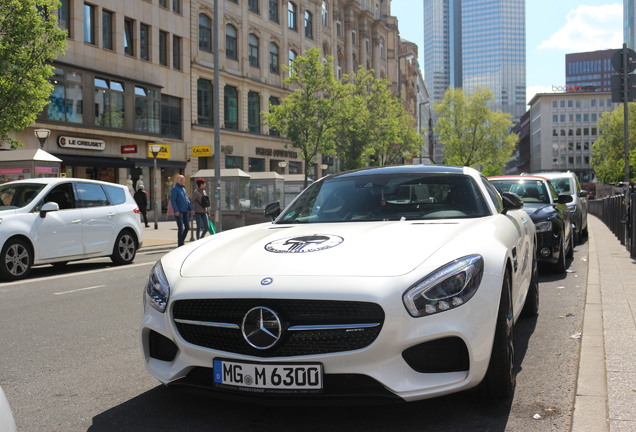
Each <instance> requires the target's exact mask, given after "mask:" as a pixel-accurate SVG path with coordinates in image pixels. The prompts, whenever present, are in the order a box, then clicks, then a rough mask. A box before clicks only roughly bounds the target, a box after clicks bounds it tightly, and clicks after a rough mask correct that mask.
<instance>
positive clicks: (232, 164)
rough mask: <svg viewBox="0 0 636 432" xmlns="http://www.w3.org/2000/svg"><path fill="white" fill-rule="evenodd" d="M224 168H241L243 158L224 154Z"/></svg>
mask: <svg viewBox="0 0 636 432" xmlns="http://www.w3.org/2000/svg"><path fill="white" fill-rule="evenodd" d="M225 168H238V169H241V170H242V169H243V158H242V157H241V156H225Z"/></svg>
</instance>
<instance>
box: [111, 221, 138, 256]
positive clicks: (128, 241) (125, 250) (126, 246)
mask: <svg viewBox="0 0 636 432" xmlns="http://www.w3.org/2000/svg"><path fill="white" fill-rule="evenodd" d="M136 254H137V240H136V239H135V237H134V236H133V234H132V233H131V232H130V231H128V230H124V231H122V232H120V233H119V235H118V236H117V240H115V246H114V247H113V254H112V255H111V256H110V259H111V261H112V262H113V263H115V264H117V265H125V264H130V263H131V262H133V260H134V259H135V255H136Z"/></svg>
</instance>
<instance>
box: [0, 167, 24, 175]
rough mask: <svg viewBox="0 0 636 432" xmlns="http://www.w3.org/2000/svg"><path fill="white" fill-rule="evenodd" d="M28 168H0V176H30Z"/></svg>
mask: <svg viewBox="0 0 636 432" xmlns="http://www.w3.org/2000/svg"><path fill="white" fill-rule="evenodd" d="M30 173H31V170H30V169H29V168H0V175H21V174H30Z"/></svg>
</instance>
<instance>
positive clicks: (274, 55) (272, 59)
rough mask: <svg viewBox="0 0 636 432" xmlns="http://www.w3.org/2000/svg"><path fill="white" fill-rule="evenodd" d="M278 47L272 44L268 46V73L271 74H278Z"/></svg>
mask: <svg viewBox="0 0 636 432" xmlns="http://www.w3.org/2000/svg"><path fill="white" fill-rule="evenodd" d="M279 64H280V63H279V59H278V45H276V44H275V43H274V42H271V43H270V44H269V71H270V72H272V73H278V65H279Z"/></svg>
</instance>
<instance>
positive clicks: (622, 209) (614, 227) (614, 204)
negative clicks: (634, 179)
mask: <svg viewBox="0 0 636 432" xmlns="http://www.w3.org/2000/svg"><path fill="white" fill-rule="evenodd" d="M625 200H627V201H625ZM635 204H636V192H635V189H634V186H630V187H629V189H627V190H626V191H625V192H624V193H623V194H621V195H614V196H609V197H605V198H602V199H597V200H589V201H588V212H589V213H590V214H592V215H594V216H596V217H598V218H599V219H600V220H601V221H602V222H603V223H604V224H605V225H607V227H608V228H609V229H610V231H612V232H613V233H614V235H615V236H616V237H617V238H618V239H619V240H620V242H621V244H622V245H624V246H625V247H626V248H627V250H628V251H629V254H630V256H631V258H636V241H633V240H634V238H636V223H633V221H634V219H635V217H636V205H635Z"/></svg>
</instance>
